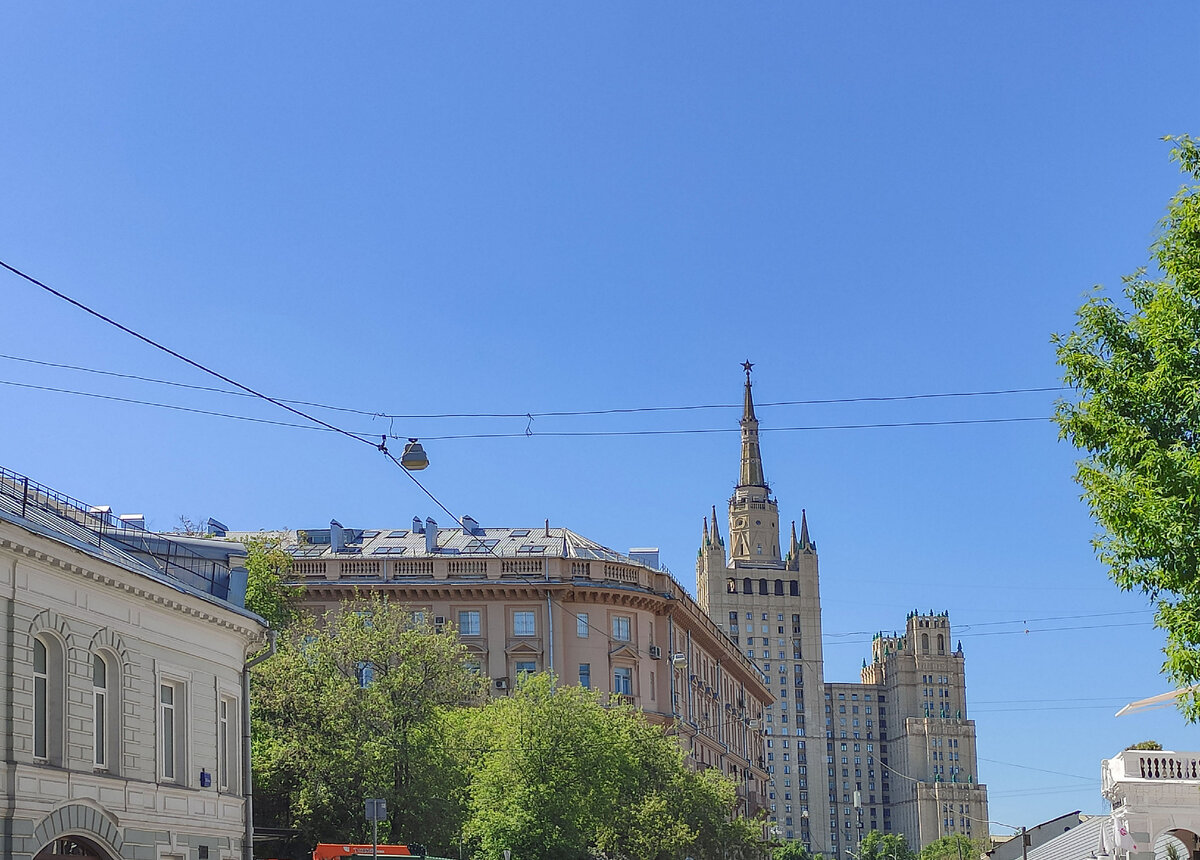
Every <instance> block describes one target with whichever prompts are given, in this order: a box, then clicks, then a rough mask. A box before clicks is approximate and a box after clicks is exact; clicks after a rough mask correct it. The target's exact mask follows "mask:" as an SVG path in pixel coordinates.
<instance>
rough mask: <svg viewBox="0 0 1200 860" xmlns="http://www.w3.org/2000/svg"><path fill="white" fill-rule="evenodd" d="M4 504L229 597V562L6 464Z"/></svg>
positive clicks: (0, 483)
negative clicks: (90, 503) (34, 478)
mask: <svg viewBox="0 0 1200 860" xmlns="http://www.w3.org/2000/svg"><path fill="white" fill-rule="evenodd" d="M0 507H2V508H3V509H5V510H8V511H9V512H10V513H13V514H16V515H17V516H20V517H21V518H22V519H27V520H30V521H33V522H37V523H40V524H41V525H43V526H47V527H49V528H51V529H54V530H57V531H59V532H60V533H62V534H65V535H68V536H69V537H72V538H74V539H76V540H78V541H81V542H83V543H85V544H89V545H91V546H95V547H96V548H97V549H98V550H101V551H104V550H108V551H115V552H117V553H120V554H123V555H126V556H132V557H133V558H134V559H137V560H139V561H142V562H143V563H148V564H150V565H151V566H153V567H155V568H157V569H158V570H159V571H160V572H161V573H164V574H166V575H167V576H170V577H172V578H173V579H176V580H178V581H180V582H182V583H185V584H187V585H189V586H191V587H193V588H197V589H200V590H201V591H204V592H206V593H207V594H211V595H212V596H213V597H217V598H220V599H221V600H228V599H229V566H228V565H227V564H225V563H224V562H221V561H218V560H216V559H211V558H205V557H204V556H203V555H201V554H200V553H198V552H195V551H194V550H192V549H190V548H189V547H187V546H185V545H183V544H181V543H179V542H177V541H173V540H170V539H169V538H166V537H163V536H162V535H160V534H157V533H155V532H149V531H146V530H145V529H144V528H141V527H140V526H137V525H134V524H133V523H129V522H126V521H124V520H121V519H120V518H118V517H115V516H113V514H112V512H111V511H109V510H108V509H107V508H97V507H95V506H92V505H88V504H86V503H84V502H81V501H80V500H78V499H75V498H72V497H71V496H68V495H66V494H65V493H60V492H58V491H57V490H55V489H53V488H51V487H47V486H45V485H44V484H39V483H38V482H37V481H33V480H30V479H29V478H28V477H26V476H25V475H21V474H19V473H17V472H13V471H11V470H10V469H5V468H3V467H0Z"/></svg>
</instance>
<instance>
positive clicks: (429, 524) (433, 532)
mask: <svg viewBox="0 0 1200 860" xmlns="http://www.w3.org/2000/svg"><path fill="white" fill-rule="evenodd" d="M437 539H438V528H437V523H435V522H434V521H433V517H426V518H425V554H426V555H433V553H434V551H435V550H437Z"/></svg>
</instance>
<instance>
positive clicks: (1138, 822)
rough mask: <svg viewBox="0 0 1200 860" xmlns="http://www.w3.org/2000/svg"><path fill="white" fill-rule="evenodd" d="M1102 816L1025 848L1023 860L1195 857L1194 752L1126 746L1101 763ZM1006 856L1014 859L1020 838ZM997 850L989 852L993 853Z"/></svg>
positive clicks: (1197, 770) (1199, 763)
mask: <svg viewBox="0 0 1200 860" xmlns="http://www.w3.org/2000/svg"><path fill="white" fill-rule="evenodd" d="M1100 772H1101V783H1100V788H1101V791H1102V792H1103V794H1104V797H1105V799H1106V800H1108V802H1109V803H1110V804H1111V805H1112V811H1111V812H1110V813H1109V814H1108V815H1094V816H1090V817H1089V816H1077V817H1079V818H1082V820H1081V821H1079V823H1078V825H1077V826H1072V827H1064V828H1063V829H1064V830H1065V831H1066V832H1064V833H1062V834H1061V835H1059V836H1057V837H1056V838H1054V839H1051V840H1050V841H1048V842H1046V843H1044V844H1042V845H1040V846H1038V845H1034V846H1032V847H1030V848H1029V849H1028V851H1027V855H1028V860H1171V858H1176V860H1196V858H1197V857H1200V852H1198V849H1200V843H1198V840H1197V834H1200V752H1173V751H1171V750H1136V749H1129V750H1123V751H1121V752H1119V753H1117V754H1116V755H1115V756H1113V757H1112V758H1110V759H1106V760H1105V761H1103V762H1101V767H1100ZM1013 842H1014V843H1015V847H1014V849H1013V850H1012V851H1010V852H1009V853H1008V856H1016V857H1020V856H1021V853H1020V837H1019V836H1018V837H1016V838H1015V839H1014V840H1013ZM997 854H998V852H993V856H997Z"/></svg>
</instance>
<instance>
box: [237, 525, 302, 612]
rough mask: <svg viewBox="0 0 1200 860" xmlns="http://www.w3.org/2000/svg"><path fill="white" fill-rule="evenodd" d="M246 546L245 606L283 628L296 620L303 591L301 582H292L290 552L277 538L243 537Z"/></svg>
mask: <svg viewBox="0 0 1200 860" xmlns="http://www.w3.org/2000/svg"><path fill="white" fill-rule="evenodd" d="M243 545H244V546H245V547H246V608H247V609H249V610H250V611H251V612H256V613H258V614H259V615H261V616H262V617H263V618H265V619H267V621H268V622H270V624H271V627H273V628H275V629H276V630H282V629H284V628H285V627H287V626H288V625H289V624H291V623H292V622H293V621H295V620H296V618H297V616H298V614H299V610H298V609H297V608H296V601H297V600H299V599H300V597H301V596H302V595H303V594H304V587H303V586H301V585H290V584H288V581H287V575H288V571H290V570H291V569H292V556H291V553H288V552H285V551H284V550H283V549H282V548H281V547H280V545H279V539H278V538H271V537H267V536H261V537H254V538H250V539H249V540H246V541H243Z"/></svg>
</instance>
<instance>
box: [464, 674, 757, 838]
mask: <svg viewBox="0 0 1200 860" xmlns="http://www.w3.org/2000/svg"><path fill="white" fill-rule="evenodd" d="M467 719H468V721H469V723H470V725H469V727H468V729H467V731H466V734H465V738H466V740H465V742H464V745H465V747H466V748H467V749H469V750H471V751H472V754H473V755H475V756H477V758H476V759H475V763H474V766H473V768H472V773H471V781H470V785H469V787H468V789H467V798H468V800H467V806H468V812H467V819H466V824H465V828H464V833H465V835H466V837H467V839H468V840H469V841H470V842H471V843H472V844H473V846H474V847H476V848H477V849H478V850H479V853H480V854H481V855H482V856H485V857H498V856H500V855H501V853H502V851H503V850H504V849H505V848H509V849H511V850H512V852H513V856H514V857H538V858H545V860H584V858H589V857H592V858H612V860H616V858H621V860H626V858H628V860H633V858H637V860H675V858H679V860H682V858H684V857H687V856H692V857H728V858H738V857H751V856H758V854H759V853H761V850H762V843H761V823H755V822H750V821H746V820H745V819H741V818H737V817H735V816H734V815H733V813H734V811H735V808H736V804H737V794H736V787H735V786H734V784H733V783H732V782H731V781H730V780H728V779H727V778H726V777H724V776H722V775H721V774H719V773H718V772H717V771H715V770H706V771H702V772H700V773H695V772H693V771H691V770H690V769H689V768H688V767H687V765H686V764H685V762H684V760H683V755H682V753H681V752H680V749H679V746H678V744H677V743H676V741H675V740H674V739H672V738H669V737H667V736H666V735H665V734H664V733H663V732H662V730H661V729H659V728H657V727H655V726H652V725H650V724H649V723H648V722H646V720H645V718H644V717H643V716H642V715H640V714H639V713H637V712H636V711H634V710H632V709H631V708H629V707H628V706H626V705H623V704H620V703H611V706H610V707H605V706H604V704H603V703H602V702H601V699H600V696H599V694H597V693H595V692H592V691H589V690H585V689H582V688H579V687H561V686H556V685H555V684H554V682H553V679H552V678H550V677H549V676H547V675H533V676H530V677H528V678H526V679H525V680H524V681H523V682H522V683H521V684H520V685H519V686H518V688H517V689H516V690H515V691H514V693H513V695H511V696H509V697H506V698H502V699H495V700H493V701H491V702H489V703H488V704H487V705H486V706H485V707H483V708H480V709H478V710H477V711H475V712H474V713H472V714H470V715H469V716H468V717H467Z"/></svg>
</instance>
